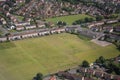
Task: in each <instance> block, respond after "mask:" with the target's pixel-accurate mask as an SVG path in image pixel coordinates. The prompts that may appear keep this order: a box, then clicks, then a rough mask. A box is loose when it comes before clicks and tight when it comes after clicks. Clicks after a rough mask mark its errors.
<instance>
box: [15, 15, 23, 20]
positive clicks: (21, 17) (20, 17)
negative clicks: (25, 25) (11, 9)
mask: <svg viewBox="0 0 120 80" xmlns="http://www.w3.org/2000/svg"><path fill="white" fill-rule="evenodd" d="M15 17H17V19H19V20H20V21H22V20H23V18H24V17H23V16H18V15H15Z"/></svg>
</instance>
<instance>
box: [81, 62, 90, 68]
mask: <svg viewBox="0 0 120 80" xmlns="http://www.w3.org/2000/svg"><path fill="white" fill-rule="evenodd" d="M82 67H85V68H86V67H89V62H88V61H86V60H84V61H83V62H82Z"/></svg>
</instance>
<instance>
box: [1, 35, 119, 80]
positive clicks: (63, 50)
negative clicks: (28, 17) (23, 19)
mask: <svg viewBox="0 0 120 80" xmlns="http://www.w3.org/2000/svg"><path fill="white" fill-rule="evenodd" d="M118 54H120V52H119V51H118V50H117V49H116V47H115V46H114V45H111V46H108V47H101V46H98V45H96V44H94V43H92V42H90V41H87V40H85V41H84V40H83V39H80V38H78V37H77V36H76V35H71V34H67V33H63V34H55V35H50V36H46V37H41V38H32V39H26V40H20V41H15V42H7V43H0V80H32V77H33V76H35V74H36V73H38V72H42V73H43V74H48V73H52V72H57V71H59V70H64V69H67V68H72V67H74V66H77V65H79V64H80V63H81V62H82V61H83V60H88V61H89V62H92V61H94V60H95V59H96V58H98V57H99V56H101V55H102V56H104V57H105V58H111V57H114V56H117V55H118Z"/></svg>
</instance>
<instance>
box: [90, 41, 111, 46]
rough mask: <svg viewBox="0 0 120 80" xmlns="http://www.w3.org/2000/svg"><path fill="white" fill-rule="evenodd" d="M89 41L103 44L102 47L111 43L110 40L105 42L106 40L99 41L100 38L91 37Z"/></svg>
mask: <svg viewBox="0 0 120 80" xmlns="http://www.w3.org/2000/svg"><path fill="white" fill-rule="evenodd" d="M91 41H92V42H93V43H95V44H98V45H100V46H103V47H105V46H108V45H111V44H112V43H110V42H107V41H100V40H98V39H92V40H91Z"/></svg>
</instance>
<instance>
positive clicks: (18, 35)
mask: <svg viewBox="0 0 120 80" xmlns="http://www.w3.org/2000/svg"><path fill="white" fill-rule="evenodd" d="M19 39H21V35H20V34H12V35H9V36H8V40H9V41H11V40H19Z"/></svg>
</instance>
